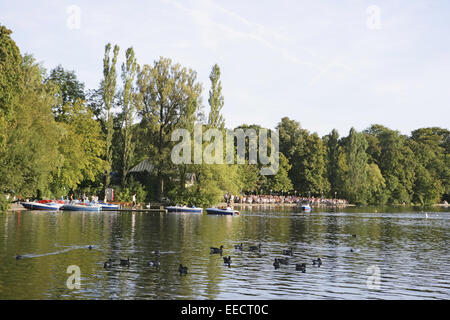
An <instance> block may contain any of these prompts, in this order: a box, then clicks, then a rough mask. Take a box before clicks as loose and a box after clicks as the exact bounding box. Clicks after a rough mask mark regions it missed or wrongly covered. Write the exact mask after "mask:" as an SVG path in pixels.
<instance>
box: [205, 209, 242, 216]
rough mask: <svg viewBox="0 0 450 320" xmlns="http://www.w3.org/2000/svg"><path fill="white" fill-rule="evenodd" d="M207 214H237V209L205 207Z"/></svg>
mask: <svg viewBox="0 0 450 320" xmlns="http://www.w3.org/2000/svg"><path fill="white" fill-rule="evenodd" d="M206 213H207V214H217V215H230V216H234V215H238V214H239V211H237V210H233V209H231V208H222V209H221V208H207V209H206Z"/></svg>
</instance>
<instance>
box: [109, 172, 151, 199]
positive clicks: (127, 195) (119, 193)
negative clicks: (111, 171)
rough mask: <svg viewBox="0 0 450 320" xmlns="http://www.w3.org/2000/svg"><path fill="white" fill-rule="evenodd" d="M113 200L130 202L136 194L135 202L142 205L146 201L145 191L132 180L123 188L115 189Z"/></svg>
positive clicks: (143, 187)
mask: <svg viewBox="0 0 450 320" xmlns="http://www.w3.org/2000/svg"><path fill="white" fill-rule="evenodd" d="M115 190H116V193H115V194H116V196H115V200H116V201H120V202H132V201H133V195H134V194H136V202H137V203H144V202H146V201H147V190H146V188H145V186H143V185H142V184H140V183H139V182H138V181H135V180H134V179H132V178H131V179H129V181H128V183H127V184H126V185H125V186H119V187H116V189H115Z"/></svg>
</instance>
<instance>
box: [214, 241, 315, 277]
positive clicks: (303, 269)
mask: <svg viewBox="0 0 450 320" xmlns="http://www.w3.org/2000/svg"><path fill="white" fill-rule="evenodd" d="M234 249H235V250H239V251H242V250H243V249H244V247H243V244H242V243H241V244H237V245H235V246H234ZM210 250H211V254H220V255H222V253H223V246H222V245H221V246H220V247H219V248H214V247H211V248H210ZM248 250H249V251H257V252H261V243H259V244H258V245H257V246H249V247H248ZM283 255H287V256H291V257H292V256H294V250H293V248H290V249H286V250H283ZM223 263H224V264H225V265H227V266H228V267H230V265H231V256H228V257H226V256H225V257H223ZM282 264H284V265H288V264H289V258H288V257H285V258H275V260H274V262H273V267H274V268H275V269H278V268H280V265H282ZM321 265H322V259H320V258H317V259H314V260H313V266H316V267H320V266H321ZM295 270H297V271H301V272H303V273H305V272H306V263H296V264H295Z"/></svg>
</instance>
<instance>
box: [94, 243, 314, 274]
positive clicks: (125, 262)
mask: <svg viewBox="0 0 450 320" xmlns="http://www.w3.org/2000/svg"><path fill="white" fill-rule="evenodd" d="M91 249H92V246H89V250H91ZM234 249H235V250H239V251H243V250H244V247H243V244H242V243H241V244H237V245H235V246H234ZM248 251H252V252H261V243H259V244H258V245H257V246H249V247H248ZM153 253H154V255H155V260H152V261H148V262H147V266H148V267H154V268H157V269H159V267H160V266H161V263H160V261H159V256H160V251H159V250H156V251H154V252H153ZM210 254H220V256H222V254H223V245H221V246H220V247H219V248H215V247H210ZM283 255H286V256H290V257H293V256H294V251H293V249H292V248H290V249H287V250H283ZM222 258H223V263H224V265H226V266H228V267H230V266H231V256H224V257H222ZM312 262H313V263H312V264H313V266H316V267H320V266H321V265H322V259H320V258H317V259H314V260H313V261H312ZM282 264H283V265H288V264H289V258H288V257H285V258H275V260H274V262H273V267H274V268H275V269H279V268H280V266H281V265H282ZM117 265H120V266H126V267H129V266H130V258H129V257H128V258H127V259H122V258H120V259H119V260H118V263H114V260H112V259H111V258H110V259H108V260H107V261H105V262H104V264H103V267H104V268H105V269H110V268H112V267H113V266H117ZM295 270H297V271H301V272H303V273H305V272H306V263H296V264H295ZM178 273H179V274H180V276H181V275H186V274H187V273H188V267H186V266H183V264H181V263H180V265H179V266H178Z"/></svg>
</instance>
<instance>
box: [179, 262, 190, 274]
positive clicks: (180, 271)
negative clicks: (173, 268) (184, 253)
mask: <svg viewBox="0 0 450 320" xmlns="http://www.w3.org/2000/svg"><path fill="white" fill-rule="evenodd" d="M178 272H179V273H180V276H181V275H183V274H187V272H188V267H183V265H182V264H181V263H180V266H179V267H178Z"/></svg>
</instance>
